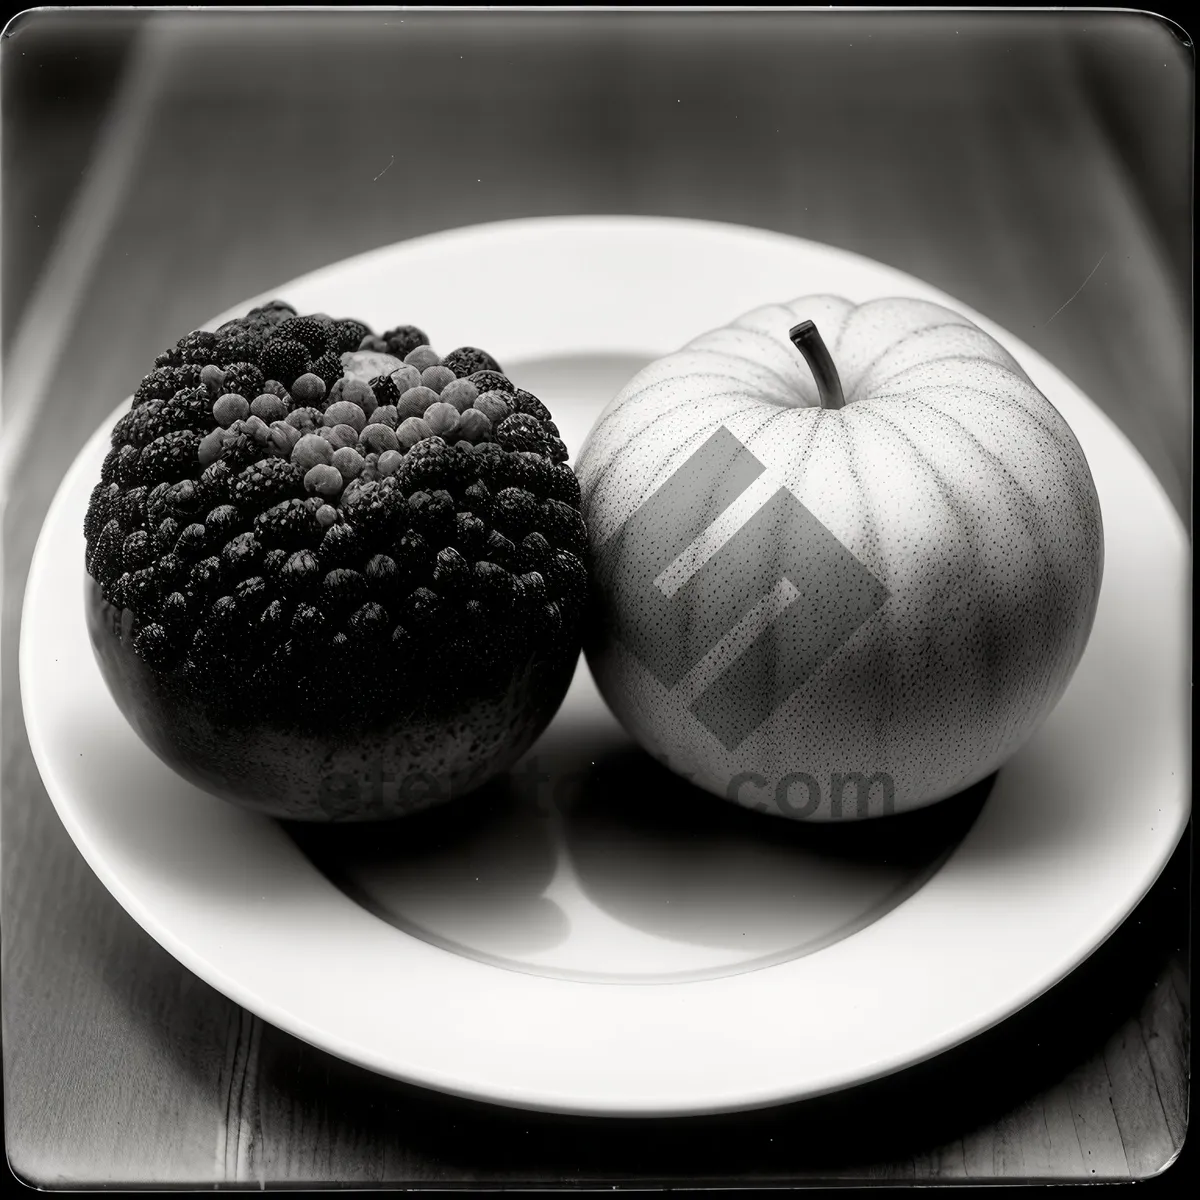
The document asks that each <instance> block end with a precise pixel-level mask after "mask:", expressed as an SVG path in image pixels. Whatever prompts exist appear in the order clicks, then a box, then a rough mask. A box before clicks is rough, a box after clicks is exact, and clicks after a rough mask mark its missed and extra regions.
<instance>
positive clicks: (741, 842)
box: [285, 726, 992, 981]
mask: <svg viewBox="0 0 1200 1200" xmlns="http://www.w3.org/2000/svg"><path fill="white" fill-rule="evenodd" d="M991 785H992V779H991V778H989V779H987V780H984V781H982V782H981V783H979V784H977V785H976V786H975V787H973V788H970V789H968V790H967V791H966V792H964V793H962V794H961V795H959V796H956V797H953V798H951V799H949V800H946V801H943V802H942V803H940V804H937V805H932V806H930V807H929V808H927V809H923V810H919V811H917V812H914V813H907V814H902V815H899V816H893V817H882V818H876V819H873V820H870V821H865V822H847V823H841V824H830V825H812V824H805V823H801V822H791V821H787V820H785V819H783V818H780V817H774V816H767V815H764V814H761V813H756V812H751V811H749V810H747V809H744V808H740V807H739V806H737V805H734V804H732V803H730V802H729V801H726V800H724V799H721V798H719V797H715V796H711V795H709V794H708V793H706V792H703V791H701V790H700V789H698V788H696V787H695V786H694V785H692V784H690V783H688V782H687V781H685V780H683V779H681V778H680V777H679V776H677V775H674V774H673V773H672V772H670V771H669V770H667V769H666V768H664V767H663V766H661V765H660V764H659V763H657V762H656V761H655V760H654V759H653V758H651V757H650V756H649V755H648V754H646V753H645V752H644V751H642V750H640V749H638V748H637V747H635V746H633V745H632V744H630V743H629V742H628V740H627V739H624V740H623V741H620V742H617V743H616V744H614V739H613V738H612V736H611V733H610V731H607V730H603V729H596V730H594V731H589V730H587V729H584V728H581V727H578V726H576V727H573V728H571V729H569V730H567V731H564V732H562V733H549V734H548V735H547V737H546V738H545V739H544V740H543V742H542V743H540V744H539V747H538V748H537V749H536V751H535V752H534V754H532V755H530V756H528V757H527V758H526V759H525V760H524V761H523V762H522V763H521V764H519V765H518V767H517V768H516V769H515V770H514V771H513V772H512V773H510V774H509V775H507V776H505V777H503V778H501V779H498V780H495V781H493V782H492V783H491V784H489V785H487V786H486V787H484V788H481V789H479V790H478V791H476V792H475V793H473V794H472V795H470V796H464V797H462V798H460V799H457V800H455V801H452V802H449V803H446V804H443V805H440V806H438V807H437V808H432V809H429V810H426V811H425V812H421V813H416V814H413V815H411V816H408V817H404V818H402V819H400V820H397V821H392V822H388V823H383V824H377V825H370V826H368V825H343V826H321V827H316V826H311V825H303V824H296V825H287V826H285V828H287V830H288V832H289V834H290V835H291V837H292V838H293V839H294V840H295V841H296V842H297V844H298V845H299V846H300V848H301V850H302V851H303V852H304V853H305V854H306V855H307V856H308V857H309V859H310V860H311V861H312V862H313V864H314V865H315V866H316V867H317V868H318V869H319V870H320V871H321V872H322V873H323V874H325V875H326V876H327V877H328V878H329V879H330V880H331V881H332V882H333V883H335V884H336V885H337V886H338V887H339V888H341V890H342V891H343V892H345V893H346V894H347V895H348V896H350V897H351V898H352V899H353V900H355V901H356V903H358V904H360V905H361V906H362V907H364V908H366V909H367V910H368V911H370V912H372V913H374V914H375V915H376V916H378V917H380V918H381V919H383V920H385V921H387V922H388V923H390V924H392V925H394V926H395V927H397V928H399V929H402V930H403V931H405V932H407V933H410V934H413V935H414V936H417V937H422V938H424V939H425V940H428V941H432V942H434V943H436V944H440V945H443V946H445V947H446V948H448V949H452V950H455V951H456V952H460V953H467V954H469V955H472V956H476V957H482V958H485V959H487V960H490V961H494V962H498V963H500V964H502V965H508V966H528V967H531V968H532V969H538V970H541V969H545V970H550V971H551V972H554V971H555V970H556V969H557V968H558V967H560V966H562V965H563V964H561V963H557V962H556V958H555V956H554V955H553V954H551V953H550V952H551V951H553V950H554V949H555V947H558V946H561V944H562V943H563V942H565V941H566V940H567V939H568V938H569V937H570V936H571V932H572V924H573V918H574V919H582V918H584V917H585V916H586V914H585V913H584V912H583V909H584V908H585V907H586V906H591V907H592V908H594V909H598V910H600V912H601V913H602V914H604V915H605V916H606V917H607V918H611V920H612V921H613V922H616V926H614V925H612V924H611V922H606V929H607V930H609V931H611V932H610V933H606V934H605V941H604V946H603V947H598V949H597V953H598V955H599V959H598V960H597V961H596V962H595V964H594V966H595V968H596V975H595V978H604V977H607V976H610V975H611V976H612V977H613V978H614V979H615V978H617V977H618V976H621V977H625V978H628V977H629V974H630V970H631V968H630V966H629V965H628V964H629V963H630V962H632V961H633V958H631V957H630V956H631V955H633V956H634V957H636V956H637V955H638V954H641V953H643V952H642V951H638V949H637V946H636V945H635V943H636V942H637V940H638V938H639V937H641V936H642V935H650V936H651V937H653V938H658V939H665V940H666V941H668V942H670V943H673V944H674V945H675V946H679V945H684V946H690V947H693V948H694V949H695V951H696V953H695V955H694V956H693V958H692V959H689V960H688V962H689V963H690V966H688V965H687V964H684V963H682V962H680V960H678V958H677V956H675V957H673V961H675V962H676V963H677V969H678V970H680V971H687V970H690V969H693V968H694V969H695V970H696V971H709V970H713V969H717V970H724V969H738V967H739V966H742V967H750V966H755V965H766V962H767V961H768V960H769V961H777V960H779V959H781V958H788V957H794V956H796V955H798V954H802V953H809V952H811V951H813V950H816V949H819V948H820V947H821V946H824V945H828V944H830V943H831V942H834V941H837V940H840V939H841V938H844V937H846V936H849V935H850V934H851V933H853V932H855V931H856V930H858V929H861V928H863V927H864V926H866V925H867V924H870V923H871V922H872V921H874V920H876V919H878V917H880V916H882V915H883V913H885V912H887V911H889V910H890V909H891V908H894V907H895V906H896V905H897V904H898V903H900V902H901V901H902V900H903V899H904V898H905V897H907V896H908V895H911V894H912V893H913V891H915V890H916V889H917V888H918V887H919V886H920V885H921V884H922V883H923V882H924V880H926V879H927V878H928V877H929V875H930V874H931V873H932V872H933V871H934V870H936V869H937V867H938V866H939V865H940V863H941V862H942V861H944V859H945V857H946V855H947V854H948V853H949V851H950V850H952V849H953V847H954V846H956V845H957V844H958V842H959V841H960V840H961V838H962V837H963V835H964V834H965V833H966V832H967V830H968V829H969V828H970V826H971V824H972V822H973V821H974V820H975V818H976V816H977V815H978V813H979V811H980V809H981V807H982V805H983V803H984V801H985V800H986V797H987V795H988V792H989V791H990V788H991ZM552 884H553V887H552ZM548 891H551V892H552V895H548V894H547V892H548ZM617 927H620V928H621V929H623V930H624V933H622V934H620V935H618V933H617V932H616V930H617ZM622 939H623V940H624V943H625V948H624V949H622V946H621V942H622ZM659 944H661V942H660V943H659ZM530 956H532V961H530ZM571 958H572V962H573V963H575V964H576V965H575V966H574V967H573V968H572V970H573V972H574V973H575V974H576V976H577V977H578V965H577V964H578V958H577V956H575V955H572V956H571ZM601 960H603V961H601ZM638 961H641V962H644V961H645V960H644V959H641V958H639V959H638ZM564 962H565V960H564ZM634 974H635V975H645V977H646V979H647V981H649V980H650V979H651V978H652V977H656V976H654V973H653V972H650V968H649V966H643V967H640V968H638V969H637V970H636V971H634Z"/></svg>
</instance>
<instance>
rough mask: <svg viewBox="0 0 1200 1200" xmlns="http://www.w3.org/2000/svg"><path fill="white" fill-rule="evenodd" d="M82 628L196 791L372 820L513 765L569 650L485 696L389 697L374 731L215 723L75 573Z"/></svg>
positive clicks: (549, 705)
mask: <svg viewBox="0 0 1200 1200" xmlns="http://www.w3.org/2000/svg"><path fill="white" fill-rule="evenodd" d="M86 589H87V595H86V608H87V619H88V631H89V634H90V636H91V641H92V646H93V649H94V651H95V654H96V658H97V661H98V663H99V665H100V669H101V673H102V674H103V676H104V679H105V682H106V683H107V685H108V687H109V690H110V691H111V693H112V695H113V697H114V699H115V700H116V701H117V704H118V706H119V707H120V709H121V711H122V713H124V715H125V717H126V719H127V720H128V721H129V722H130V724H131V725H132V726H133V728H134V729H135V730H136V731H137V733H138V735H139V736H140V737H141V738H142V740H143V741H144V742H145V743H146V745H148V746H149V747H150V748H151V749H152V750H153V751H154V752H155V754H157V755H158V757H159V758H161V759H162V760H163V761H164V762H165V763H167V764H168V765H169V766H170V767H172V768H173V769H174V770H176V771H178V772H179V773H180V774H181V775H183V776H184V777H185V778H187V779H188V780H189V781H191V782H193V783H195V784H196V785H197V786H199V787H201V788H203V789H204V790H206V791H208V792H211V793H213V794H214V795H216V796H219V797H221V798H222V799H224V800H227V801H230V802H231V803H234V804H237V805H239V806H240V807H243V808H247V809H251V810H253V811H256V812H260V813H263V814H265V815H268V816H272V817H278V818H284V819H288V820H298V821H378V820H389V819H392V818H395V817H399V816H403V815H405V814H407V813H410V812H415V811H417V810H419V809H423V808H428V807H430V806H431V805H433V804H437V803H441V802H444V801H446V800H449V799H452V798H454V797H457V796H461V795H464V794H465V793H467V792H470V791H472V790H473V789H474V788H476V787H478V786H480V785H481V784H482V783H484V782H485V781H486V780H487V779H489V778H491V777H493V776H494V775H496V774H497V773H498V772H500V771H504V770H506V769H507V768H508V767H510V766H512V765H513V764H514V763H515V762H516V761H517V759H518V758H520V756H521V755H522V754H524V753H525V751H526V750H528V749H529V747H530V746H531V745H532V744H533V743H534V741H535V740H536V739H537V738H538V736H539V735H540V734H541V733H542V731H543V730H544V729H545V727H546V726H547V725H548V724H549V722H550V720H551V718H552V717H553V716H554V714H555V712H556V711H557V710H558V708H559V706H560V705H561V703H562V700H563V697H564V696H565V695H566V692H567V688H568V687H569V686H570V683H571V678H572V676H573V674H574V671H575V666H576V662H577V660H578V647H576V646H573V645H567V644H560V645H557V646H555V647H552V648H551V647H547V648H546V649H545V650H543V651H540V652H535V653H533V654H532V655H530V657H529V658H528V659H527V660H526V661H525V662H524V663H523V664H522V665H521V666H520V667H519V668H517V669H516V670H514V671H512V672H511V673H510V674H509V675H508V676H507V678H506V682H505V685H504V686H500V687H496V688H494V689H492V691H491V692H490V693H487V694H483V695H480V694H478V693H476V694H474V695H471V696H469V697H466V696H464V698H463V699H462V700H460V701H459V702H458V703H453V702H449V701H447V700H446V699H445V698H442V699H440V700H437V701H432V700H431V698H430V697H429V696H428V695H425V696H412V697H411V698H407V700H406V702H404V703H398V704H397V705H396V706H395V708H394V711H393V712H391V713H389V714H386V715H385V716H384V718H383V719H382V720H381V721H378V722H376V724H375V726H374V727H373V728H372V729H370V730H369V731H368V730H364V729H362V728H361V727H358V726H353V725H351V726H349V727H345V726H343V727H337V726H336V724H332V723H331V724H330V725H329V726H328V727H327V728H325V729H323V730H321V731H314V730H312V729H300V728H298V727H295V726H291V725H285V724H283V723H280V722H277V721H272V720H270V719H268V718H266V717H264V716H262V715H261V714H257V713H254V712H246V711H243V712H242V714H241V719H239V720H237V721H230V720H222V719H220V718H215V716H214V714H213V713H212V711H211V710H210V709H208V708H206V707H205V705H204V704H203V703H201V702H200V701H199V700H198V699H197V698H196V697H195V696H193V695H191V694H189V692H188V691H187V689H186V688H184V687H182V686H180V684H179V683H178V682H177V681H176V680H175V679H174V678H173V677H172V676H167V675H160V674H159V673H157V672H156V671H154V670H153V669H152V668H151V667H150V666H149V665H148V664H147V663H146V662H145V661H144V660H142V659H141V658H140V657H139V656H138V655H137V654H136V653H135V652H134V650H133V648H132V646H131V644H130V637H129V633H130V631H131V629H132V627H133V615H132V613H130V612H129V611H128V610H122V609H117V608H115V607H114V606H113V605H111V604H109V603H108V601H106V600H105V599H104V596H103V594H102V592H101V589H100V587H99V586H98V585H97V584H96V583H95V581H94V580H92V579H90V578H88V579H87V580H86Z"/></svg>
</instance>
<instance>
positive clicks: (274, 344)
mask: <svg viewBox="0 0 1200 1200" xmlns="http://www.w3.org/2000/svg"><path fill="white" fill-rule="evenodd" d="M309 360H310V355H309V353H308V349H307V348H306V347H305V345H304V343H303V342H298V341H295V340H294V339H292V338H272V339H271V340H270V341H268V342H267V343H266V344H265V345H264V346H263V348H262V352H261V353H260V354H259V356H258V362H259V366H260V367H261V368H262V371H263V375H264V377H265V378H266V379H278V380H279V382H280V383H282V384H283V385H284V386H285V387H291V386H292V384H293V383H294V382H295V381H296V379H297V378H299V376H301V375H303V374H304V373H305V371H307V370H308V364H309Z"/></svg>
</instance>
